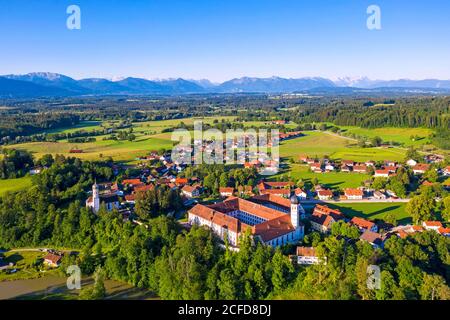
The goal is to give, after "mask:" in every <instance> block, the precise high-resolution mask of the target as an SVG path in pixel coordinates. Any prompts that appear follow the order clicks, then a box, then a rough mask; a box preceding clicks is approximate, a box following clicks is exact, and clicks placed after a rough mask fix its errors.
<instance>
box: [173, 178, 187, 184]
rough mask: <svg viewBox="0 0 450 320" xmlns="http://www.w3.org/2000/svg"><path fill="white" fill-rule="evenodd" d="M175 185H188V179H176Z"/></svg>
mask: <svg viewBox="0 0 450 320" xmlns="http://www.w3.org/2000/svg"><path fill="white" fill-rule="evenodd" d="M175 183H176V184H177V185H178V184H187V183H188V179H187V178H176V179H175Z"/></svg>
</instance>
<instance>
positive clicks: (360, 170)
mask: <svg viewBox="0 0 450 320" xmlns="http://www.w3.org/2000/svg"><path fill="white" fill-rule="evenodd" d="M353 172H356V173H366V172H367V166H366V165H364V164H358V165H355V166H353Z"/></svg>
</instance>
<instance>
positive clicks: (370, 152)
mask: <svg viewBox="0 0 450 320" xmlns="http://www.w3.org/2000/svg"><path fill="white" fill-rule="evenodd" d="M302 154H306V155H308V156H310V157H323V156H325V155H328V156H329V157H330V158H332V159H348V160H354V161H367V160H375V161H377V160H396V161H400V160H403V158H404V157H405V151H404V150H402V149H398V148H389V149H384V148H360V147H358V146H356V144H355V142H354V141H351V140H349V139H346V138H343V137H339V136H337V135H331V134H329V133H325V132H317V131H306V132H305V136H303V137H300V138H297V139H292V140H286V141H283V142H281V146H280V156H281V157H290V158H293V159H294V160H298V157H299V156H300V155H302Z"/></svg>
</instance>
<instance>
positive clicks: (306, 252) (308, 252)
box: [297, 247, 317, 257]
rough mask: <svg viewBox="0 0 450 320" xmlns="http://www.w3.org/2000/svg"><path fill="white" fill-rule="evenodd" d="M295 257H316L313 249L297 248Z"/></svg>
mask: <svg viewBox="0 0 450 320" xmlns="http://www.w3.org/2000/svg"><path fill="white" fill-rule="evenodd" d="M297 256H300V257H317V253H316V249H315V248H314V247H297Z"/></svg>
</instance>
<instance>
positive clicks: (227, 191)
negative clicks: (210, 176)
mask: <svg viewBox="0 0 450 320" xmlns="http://www.w3.org/2000/svg"><path fill="white" fill-rule="evenodd" d="M233 192H234V188H225V187H223V188H219V193H231V194H233Z"/></svg>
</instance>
